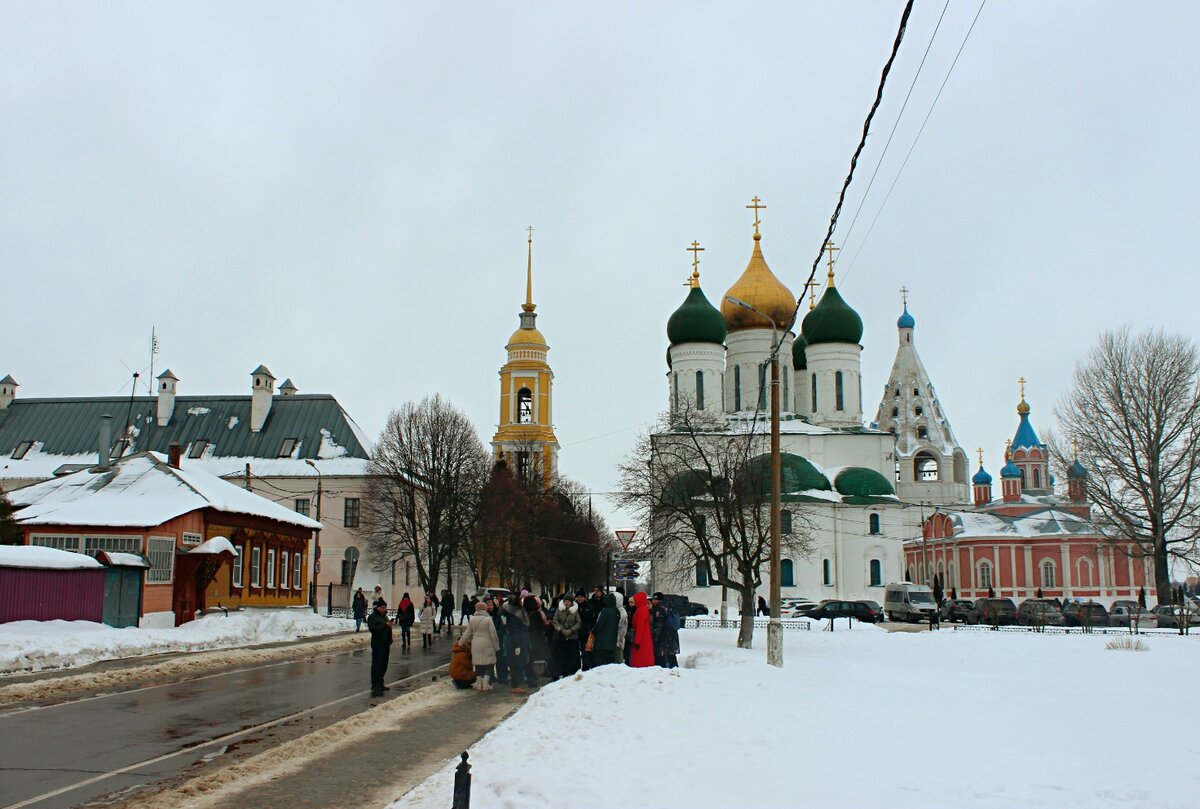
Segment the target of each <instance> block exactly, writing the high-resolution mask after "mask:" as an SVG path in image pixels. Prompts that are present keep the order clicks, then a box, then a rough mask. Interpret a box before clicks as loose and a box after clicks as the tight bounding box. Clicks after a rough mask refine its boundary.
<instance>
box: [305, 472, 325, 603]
mask: <svg viewBox="0 0 1200 809" xmlns="http://www.w3.org/2000/svg"><path fill="white" fill-rule="evenodd" d="M304 462H305V463H306V464H308V465H309V466H311V467H312V468H313V471H314V472H316V473H317V522H320V521H321V481H322V480H323V476H322V475H321V470H320V469H318V468H317V465H316V464H315V463H313V461H312V458H305V459H304ZM320 574H321V529H320V528H318V529H317V541H316V546H315V548H314V550H313V578H312V598H310V599H309V601H310V602H311V603H312V608H313V611H314V612H316V610H317V577H318V576H319V575H320Z"/></svg>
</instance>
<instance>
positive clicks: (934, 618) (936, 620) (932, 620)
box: [929, 609, 942, 632]
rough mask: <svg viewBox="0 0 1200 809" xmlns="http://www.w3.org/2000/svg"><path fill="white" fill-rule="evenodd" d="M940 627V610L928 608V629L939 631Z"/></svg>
mask: <svg viewBox="0 0 1200 809" xmlns="http://www.w3.org/2000/svg"><path fill="white" fill-rule="evenodd" d="M941 628H942V616H941V610H938V609H932V610H930V611H929V631H930V632H932V631H933V630H935V629H937V630H939V631H940V630H941Z"/></svg>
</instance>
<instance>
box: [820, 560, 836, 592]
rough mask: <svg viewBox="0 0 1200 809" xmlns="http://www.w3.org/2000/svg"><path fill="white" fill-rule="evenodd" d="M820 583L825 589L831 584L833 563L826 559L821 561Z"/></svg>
mask: <svg viewBox="0 0 1200 809" xmlns="http://www.w3.org/2000/svg"><path fill="white" fill-rule="evenodd" d="M821 581H822V582H824V584H825V586H826V587H829V586H831V585H832V584H833V563H832V562H830V561H829V560H828V559H822V560H821Z"/></svg>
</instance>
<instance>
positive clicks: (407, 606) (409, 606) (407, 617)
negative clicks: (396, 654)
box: [379, 593, 417, 652]
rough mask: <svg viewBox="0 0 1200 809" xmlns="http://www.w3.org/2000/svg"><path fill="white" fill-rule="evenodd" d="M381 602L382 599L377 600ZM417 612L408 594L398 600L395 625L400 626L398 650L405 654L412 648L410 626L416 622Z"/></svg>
mask: <svg viewBox="0 0 1200 809" xmlns="http://www.w3.org/2000/svg"><path fill="white" fill-rule="evenodd" d="M379 600H380V601H383V599H382V598H380V599H379ZM416 618H417V610H416V607H415V606H414V605H413V603H412V599H411V598H409V597H408V593H405V594H404V596H403V597H402V598H401V599H400V606H399V607H397V608H396V623H398V624H400V649H401V651H405V652H407V651H408V650H409V649H410V648H411V647H412V625H413V623H414V622H415V621H416Z"/></svg>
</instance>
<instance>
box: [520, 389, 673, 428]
mask: <svg viewBox="0 0 1200 809" xmlns="http://www.w3.org/2000/svg"><path fill="white" fill-rule="evenodd" d="M675 398H676V399H678V398H679V385H678V383H676V385H675ZM532 422H533V393H532V392H531V391H530V390H529V388H521V389H520V390H519V391H517V423H518V424H530V423H532Z"/></svg>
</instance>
